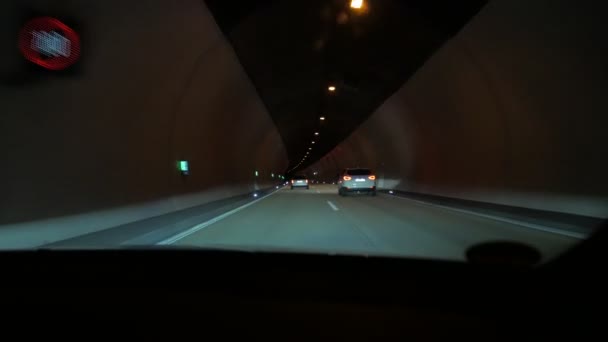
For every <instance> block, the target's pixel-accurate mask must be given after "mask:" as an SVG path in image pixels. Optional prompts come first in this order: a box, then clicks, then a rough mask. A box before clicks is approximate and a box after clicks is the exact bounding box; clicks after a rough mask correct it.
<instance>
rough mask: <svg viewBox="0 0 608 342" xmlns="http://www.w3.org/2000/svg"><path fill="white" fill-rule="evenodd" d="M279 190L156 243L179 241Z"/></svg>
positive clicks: (165, 243) (163, 243) (167, 243)
mask: <svg viewBox="0 0 608 342" xmlns="http://www.w3.org/2000/svg"><path fill="white" fill-rule="evenodd" d="M279 191H281V190H277V191H273V192H271V193H270V194H268V195H266V196H264V197H260V198H258V199H256V200H255V201H253V202H249V203H247V204H245V205H242V206H240V207H238V208H234V209H232V210H230V211H228V212H225V213H223V214H222V215H219V216H216V217H214V218H212V219H211V220H209V221H207V222H203V223H200V224H197V225H196V226H194V227H192V228H190V229H188V230H185V231H183V232H181V233H179V234H177V235H174V236H172V237H170V238H168V239H165V240H163V241H161V242H158V243H157V245H171V244H173V243H175V242H177V241H179V240H181V239H183V238H185V237H187V236H189V235H192V234H194V233H196V232H198V231H199V230H201V229H203V228H205V227H208V226H210V225H212V224H214V223H216V222H219V221H221V220H223V219H225V218H226V217H228V216H230V215H233V214H236V213H238V212H239V211H241V210H243V209H245V208H247V207H249V206H252V205H254V204H256V203H257V202H259V201H261V200H263V199H265V198H267V197H270V196H272V195H274V194H275V193H277V192H279Z"/></svg>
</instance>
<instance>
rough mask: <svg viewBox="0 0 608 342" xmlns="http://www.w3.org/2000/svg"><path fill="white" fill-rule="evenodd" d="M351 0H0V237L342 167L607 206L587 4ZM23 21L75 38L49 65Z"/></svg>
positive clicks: (72, 232) (270, 185)
mask: <svg viewBox="0 0 608 342" xmlns="http://www.w3.org/2000/svg"><path fill="white" fill-rule="evenodd" d="M364 4H365V6H363V8H361V9H353V8H351V7H350V2H349V1H342V0H335V1H321V0H313V1H308V2H306V4H299V3H297V4H296V3H295V2H292V1H271V0H267V1H259V2H248V3H247V4H244V5H242V6H241V5H239V4H237V2H236V1H216V0H207V1H202V0H181V1H166V0H145V1H138V2H137V3H135V2H124V1H118V0H108V1H93V2H87V3H86V4H85V3H81V2H61V1H60V2H56V1H48V0H27V1H17V0H10V1H6V2H5V6H4V10H3V11H2V13H0V18H1V19H2V20H0V106H1V107H0V108H1V109H2V111H1V113H0V151H1V152H2V156H3V164H2V168H0V179H1V183H0V189H1V194H0V247H1V248H5V247H6V248H21V247H31V246H40V245H44V244H48V243H53V242H57V241H62V240H65V239H69V238H74V237H78V236H82V235H86V234H94V233H96V232H101V231H104V230H108V229H110V228H116V227H120V226H122V225H126V224H131V223H134V222H141V221H142V220H148V219H152V218H155V217H160V216H162V215H171V214H172V213H175V212H183V211H184V210H190V209H191V208H195V207H197V206H202V205H210V203H216V202H217V201H227V200H229V199H231V198H239V196H255V197H256V198H257V197H258V196H261V194H262V193H263V192H267V191H269V189H270V190H273V189H275V188H278V187H280V186H283V185H285V183H286V182H287V181H289V177H290V176H291V175H294V174H305V175H307V176H308V177H309V178H310V179H311V181H314V182H317V184H318V183H322V182H325V183H326V184H331V183H335V182H336V181H337V180H338V179H337V177H338V175H339V173H340V171H341V170H342V169H344V168H348V167H366V168H370V169H372V170H374V172H375V173H376V175H377V187H378V189H379V190H383V191H391V192H393V191H395V192H400V193H403V194H419V195H428V196H436V197H437V198H448V199H452V200H463V201H470V202H471V203H472V202H475V203H481V204H488V205H490V204H492V205H500V206H508V207H509V208H512V207H516V208H521V209H528V210H537V211H542V212H543V213H553V214H554V215H575V216H577V217H582V218H584V219H585V220H591V219H593V220H602V219H605V218H606V217H607V216H608V182H606V180H605V178H606V177H605V175H606V174H608V162H607V161H606V158H605V154H606V152H605V151H606V142H605V140H606V139H605V136H606V135H605V129H606V127H608V119H607V118H606V115H605V113H606V112H607V109H608V108H607V107H608V105H607V104H606V102H605V100H604V97H605V92H606V85H605V80H606V79H608V70H607V68H606V62H605V61H606V60H608V46H606V41H605V39H604V37H603V32H604V31H605V30H604V29H605V26H606V24H605V22H604V20H603V18H602V15H601V13H602V11H601V8H600V7H601V5H600V4H586V5H585V6H576V5H573V3H572V2H569V1H565V0H563V1H562V0H560V1H549V0H543V1H536V2H534V3H530V2H526V1H509V0H495V1H479V0H470V1H459V2H453V1H430V2H429V1H417V0H412V1H392V0H382V1H364ZM142 9H143V10H142ZM41 16H44V17H53V18H58V19H60V20H61V21H62V22H64V23H66V24H68V25H69V26H70V27H72V28H73V29H74V30H75V32H77V33H78V35H79V37H80V40H81V45H82V46H81V53H80V56H79V59H78V61H77V62H76V63H75V64H74V65H71V66H70V67H69V68H67V69H65V70H59V71H57V70H46V69H45V68H41V67H40V66H39V65H33V63H31V61H28V60H26V59H25V58H24V56H23V55H22V53H20V51H19V49H18V48H17V46H18V44H19V43H18V40H19V39H20V37H21V36H20V35H21V34H22V33H21V32H22V30H23V27H24V24H25V23H26V22H28V20H30V19H32V18H35V17H41ZM581 18H584V20H581ZM330 87H332V88H331V89H330ZM321 118H323V119H321ZM184 165H187V171H185V169H184ZM319 194H323V193H322V192H319ZM333 195H337V194H333ZM277 196H279V195H277ZM296 201H297V200H296ZM330 202H331V201H330ZM261 203H263V202H261ZM332 203H333V202H332ZM333 204H335V203H333ZM351 204H352V205H353V207H352V208H353V210H355V207H356V205H357V204H356V203H350V204H349V205H351ZM324 205H325V204H324ZM387 205H388V204H387ZM471 205H472V204H471ZM325 206H326V205H325ZM334 206H335V205H334ZM390 206H391V208H393V207H394V208H397V207H398V206H396V205H394V206H393V204H390ZM335 207H336V208H338V207H339V206H335ZM333 208H334V207H332V206H330V210H333V211H338V210H336V209H333ZM325 209H327V208H325ZM287 210H288V209H284V211H287ZM383 210H388V209H386V208H384V209H383ZM391 210H393V209H391ZM394 210H398V209H394ZM343 211H345V209H343ZM539 215H540V214H539ZM262 216H264V215H262ZM438 216H439V215H438ZM581 220H582V219H581ZM322 223H323V220H320V221H319V224H322ZM235 234H237V233H235ZM336 234H338V233H336ZM338 235H339V234H338ZM329 241H332V240H331V239H329Z"/></svg>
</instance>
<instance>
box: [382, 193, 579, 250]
mask: <svg viewBox="0 0 608 342" xmlns="http://www.w3.org/2000/svg"><path fill="white" fill-rule="evenodd" d="M383 196H387V197H391V198H400V199H404V200H406V201H411V202H416V203H418V204H422V205H426V206H429V207H437V208H441V209H447V210H451V211H456V212H459V213H463V214H470V215H474V216H479V217H483V218H487V219H490V220H494V221H499V222H505V223H510V224H514V225H517V226H522V227H526V228H531V229H536V230H540V231H543V232H547V233H553V234H558V235H563V236H568V237H572V238H576V239H585V238H587V237H588V235H586V234H583V233H576V232H569V231H566V230H562V229H557V228H551V227H546V226H541V225H539V224H535V223H528V222H523V221H517V220H513V219H508V218H505V217H500V216H494V215H488V214H482V213H478V212H475V211H471V210H466V209H457V208H452V207H447V206H445V205H441V204H434V203H429V202H424V201H419V200H414V199H411V198H407V197H401V196H388V195H384V194H383Z"/></svg>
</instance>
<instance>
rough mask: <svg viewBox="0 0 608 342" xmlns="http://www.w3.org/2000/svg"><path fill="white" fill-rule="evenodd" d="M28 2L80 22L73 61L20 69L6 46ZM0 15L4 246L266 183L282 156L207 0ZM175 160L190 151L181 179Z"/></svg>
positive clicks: (84, 5) (81, 5) (18, 4)
mask: <svg viewBox="0 0 608 342" xmlns="http://www.w3.org/2000/svg"><path fill="white" fill-rule="evenodd" d="M25 10H28V11H36V12H38V13H41V14H50V15H59V16H65V17H69V18H76V19H77V22H78V23H79V25H80V26H81V27H80V29H81V30H80V31H81V39H82V40H83V46H84V47H83V58H82V60H81V62H80V63H79V65H77V66H75V70H76V71H75V72H71V73H68V74H67V75H60V76H57V75H48V74H41V73H34V74H31V73H30V74H27V70H29V69H30V68H28V67H27V66H26V65H25V63H24V61H23V59H22V57H21V56H20V55H19V53H18V51H17V49H16V43H17V40H16V38H17V31H18V29H19V28H20V25H21V24H22V22H20V21H19V19H18V18H17V16H18V15H19V13H23V12H24V11H25ZM0 25H2V27H3V29H2V30H0V31H1V32H2V33H0V34H1V36H0V49H1V50H0V58H1V59H2V60H0V82H3V83H2V84H1V85H0V87H1V88H0V105H1V107H0V108H1V111H0V152H1V155H2V167H1V168H0V248H6V247H28V246H35V245H39V244H42V243H48V242H53V241H57V240H60V239H65V238H69V237H72V236H77V235H81V234H85V233H89V232H92V231H97V230H101V229H104V228H108V227H113V226H116V225H119V224H124V223H127V222H132V221H136V220H141V219H144V218H147V217H151V216H157V215H160V214H163V213H167V212H171V211H175V210H180V209H184V208H187V207H192V206H195V205H199V204H203V203H206V202H209V201H213V200H218V199H222V198H227V197H230V196H235V195H239V194H244V193H248V192H251V191H254V190H256V189H260V188H265V187H270V186H273V185H274V184H276V183H277V182H278V178H272V177H271V173H275V174H278V173H282V172H283V171H284V170H285V169H286V167H287V155H286V151H285V149H284V146H283V142H282V140H281V138H280V136H279V134H278V131H277V130H276V128H275V126H274V123H273V122H272V119H271V118H270V116H269V114H268V112H267V110H266V108H265V107H264V105H263V103H262V102H261V100H260V98H259V97H258V95H257V93H256V91H255V89H254V87H253V85H252V84H251V82H250V80H249V79H248V77H247V76H246V74H245V72H244V70H243V69H242V67H241V65H240V63H239V61H238V59H237V57H236V55H235V53H234V52H233V50H232V48H231V46H230V45H229V43H228V42H227V40H226V39H225V37H224V36H223V35H222V33H221V32H220V30H219V28H218V27H217V26H216V24H215V22H214V20H213V17H212V15H211V14H210V12H209V11H208V9H207V8H206V6H205V4H204V2H203V1H200V0H179V1H166V0H146V1H120V0H108V1H48V0H47V1H35V0H30V1H22V0H18V1H17V0H15V1H10V2H5V3H3V11H2V13H1V14H0ZM27 75H30V76H29V77H28V76H27ZM32 75H33V77H32ZM15 79H17V80H18V82H15ZM8 80H12V81H10V82H9V81H8ZM19 83H21V84H19ZM180 159H187V160H188V161H189V162H190V168H191V174H190V175H189V176H187V177H186V178H184V177H182V175H181V174H180V173H179V171H178V169H177V165H176V164H177V160H180ZM256 170H257V171H258V172H259V176H258V177H256V176H255V171H256Z"/></svg>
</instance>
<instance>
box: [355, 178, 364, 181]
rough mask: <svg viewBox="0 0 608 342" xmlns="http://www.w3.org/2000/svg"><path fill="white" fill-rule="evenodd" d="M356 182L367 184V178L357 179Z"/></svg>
mask: <svg viewBox="0 0 608 342" xmlns="http://www.w3.org/2000/svg"><path fill="white" fill-rule="evenodd" d="M355 182H365V178H357V179H355Z"/></svg>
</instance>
